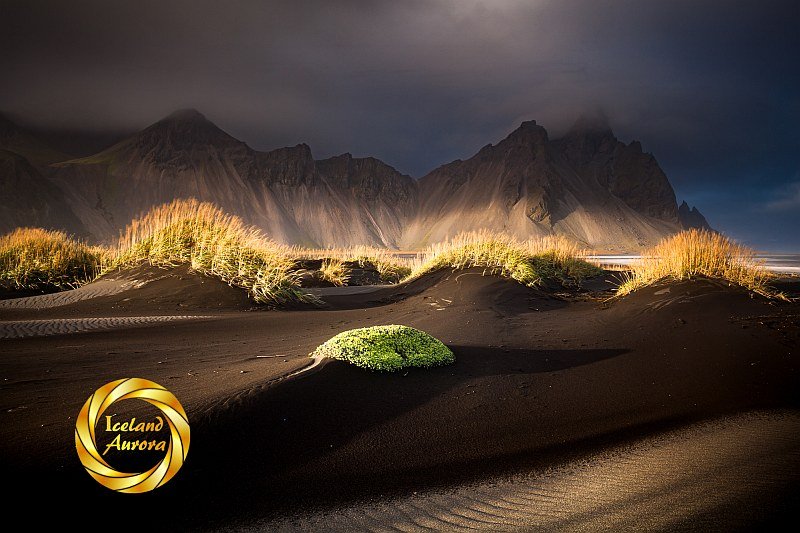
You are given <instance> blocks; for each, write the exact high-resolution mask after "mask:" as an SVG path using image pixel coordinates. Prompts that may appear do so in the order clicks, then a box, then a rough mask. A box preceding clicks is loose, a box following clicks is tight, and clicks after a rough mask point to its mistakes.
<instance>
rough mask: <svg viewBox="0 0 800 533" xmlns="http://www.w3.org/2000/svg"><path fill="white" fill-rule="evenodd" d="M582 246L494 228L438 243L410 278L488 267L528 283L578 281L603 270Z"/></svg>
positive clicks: (529, 284)
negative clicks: (522, 238) (588, 258)
mask: <svg viewBox="0 0 800 533" xmlns="http://www.w3.org/2000/svg"><path fill="white" fill-rule="evenodd" d="M582 255H583V253H582V252H581V251H580V249H579V247H578V246H577V245H576V244H575V243H573V242H572V241H570V240H569V239H567V238H565V237H561V236H547V237H544V238H541V239H536V240H528V241H525V242H520V241H518V240H517V239H515V238H514V237H511V236H509V235H505V234H502V233H494V232H490V231H477V232H470V233H461V234H459V235H457V236H456V237H454V238H453V239H450V240H448V241H445V242H442V243H439V244H435V245H433V246H431V247H430V248H428V250H427V251H426V252H425V253H424V254H423V256H422V259H421V261H420V264H419V265H418V266H417V267H416V268H414V271H413V272H412V273H411V275H410V276H409V278H408V279H416V278H419V277H420V276H423V275H424V274H427V273H429V272H433V271H435V270H439V269H441V268H453V269H464V268H472V267H478V268H485V269H487V270H488V271H490V272H491V273H492V274H499V275H502V276H506V277H510V278H512V279H515V280H517V281H519V282H520V283H522V284H524V285H528V286H536V285H539V284H541V283H542V282H543V281H544V280H545V279H553V280H558V281H561V282H562V283H575V282H579V281H580V280H581V279H584V278H587V277H591V276H595V275H597V274H599V273H600V272H601V270H600V269H599V268H598V267H597V266H595V265H592V264H589V263H587V262H586V261H584V260H583V259H582V258H581V257H582Z"/></svg>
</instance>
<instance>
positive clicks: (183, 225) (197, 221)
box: [112, 199, 310, 304]
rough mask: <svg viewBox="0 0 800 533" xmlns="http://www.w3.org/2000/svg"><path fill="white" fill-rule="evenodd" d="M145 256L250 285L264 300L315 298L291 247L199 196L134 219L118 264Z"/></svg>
mask: <svg viewBox="0 0 800 533" xmlns="http://www.w3.org/2000/svg"><path fill="white" fill-rule="evenodd" d="M142 261H147V262H149V263H150V264H153V265H157V266H175V265H179V264H186V263H188V264H190V265H191V267H192V269H194V270H196V271H198V272H201V273H203V274H206V275H209V276H214V277H217V278H219V279H221V280H223V281H224V282H226V283H228V284H229V285H232V286H235V287H241V288H243V289H246V290H247V291H248V292H249V294H250V296H251V297H252V298H253V299H254V300H255V301H256V302H260V303H269V304H280V303H285V302H288V301H303V300H308V299H309V298H310V297H309V296H308V295H306V294H305V293H303V292H302V291H301V290H300V288H299V283H298V280H297V278H298V276H299V273H298V272H295V271H293V270H292V267H293V262H292V261H291V259H290V256H289V248H288V247H286V246H283V245H280V244H277V243H275V242H274V241H272V240H269V239H267V238H266V237H265V236H264V235H263V234H262V233H261V232H260V231H259V230H258V229H256V228H254V227H252V226H247V225H245V224H244V223H243V222H242V220H241V219H240V218H239V217H236V216H233V215H228V214H226V213H224V212H223V211H221V210H220V209H218V208H217V207H216V206H214V205H213V204H210V203H206V202H199V201H197V200H195V199H190V200H175V201H173V202H171V203H169V204H164V205H161V206H158V207H155V208H153V209H152V210H150V212H148V213H147V214H146V215H144V216H142V217H141V218H138V219H135V220H133V221H132V222H131V223H130V224H129V225H128V227H127V228H126V229H125V231H124V232H123V233H122V235H121V236H120V239H119V242H118V244H117V248H116V253H115V258H114V260H113V263H112V266H113V267H125V266H131V265H134V264H137V263H140V262H142Z"/></svg>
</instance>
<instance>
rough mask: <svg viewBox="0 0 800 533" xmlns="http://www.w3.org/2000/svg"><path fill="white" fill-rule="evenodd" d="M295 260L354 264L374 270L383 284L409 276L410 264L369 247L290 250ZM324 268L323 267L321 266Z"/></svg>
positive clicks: (390, 254)
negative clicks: (320, 260)
mask: <svg viewBox="0 0 800 533" xmlns="http://www.w3.org/2000/svg"><path fill="white" fill-rule="evenodd" d="M291 253H292V256H293V257H294V258H295V259H298V260H302V259H323V260H330V261H340V262H342V263H355V264H357V265H358V266H359V267H360V268H369V267H372V268H374V269H375V270H376V271H377V272H378V274H379V275H380V277H381V281H383V282H384V283H399V282H400V281H402V280H403V279H404V278H405V277H407V276H408V275H409V274H411V270H412V267H411V262H410V261H409V260H406V259H403V258H401V257H398V256H397V255H396V254H393V253H392V252H390V251H389V250H386V249H383V248H374V247H371V246H351V247H348V248H329V249H316V250H315V249H310V248H298V247H294V248H292V252H291ZM323 266H324V265H323Z"/></svg>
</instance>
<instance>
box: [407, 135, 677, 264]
mask: <svg viewBox="0 0 800 533" xmlns="http://www.w3.org/2000/svg"><path fill="white" fill-rule="evenodd" d="M419 185H420V198H422V199H423V200H422V203H421V205H420V212H419V215H418V217H417V218H416V220H415V221H414V222H413V223H412V224H410V226H409V232H408V233H407V235H406V236H405V237H406V239H407V240H406V244H408V245H412V244H414V243H427V242H436V241H439V240H442V239H444V238H446V237H447V236H452V235H454V234H456V233H458V232H459V231H461V230H463V229H478V228H489V229H493V230H498V231H506V232H508V233H511V234H514V235H516V236H518V237H520V238H527V237H530V236H531V235H547V234H551V233H561V234H565V235H569V236H570V237H572V238H574V239H576V240H578V241H579V242H582V243H585V244H587V245H590V246H592V247H596V248H605V249H609V250H611V249H635V248H638V247H641V246H644V245H650V244H653V243H654V242H656V241H658V240H659V239H660V238H662V237H663V236H665V235H667V234H670V233H674V232H676V231H678V230H679V229H680V223H679V220H678V208H677V204H676V201H675V193H674V191H673V190H672V186H671V185H670V183H669V180H667V177H666V176H665V175H664V173H663V171H662V170H661V168H660V167H659V166H658V163H657V162H656V160H655V158H654V157H653V156H652V155H651V154H647V153H644V152H643V151H642V147H641V144H639V143H638V142H632V143H630V144H628V145H626V144H624V143H622V142H620V141H618V140H617V139H616V138H615V137H614V135H613V133H612V132H611V130H610V129H608V128H607V126H605V125H598V124H596V123H586V122H583V121H579V122H578V123H577V124H576V125H575V126H574V127H573V128H572V129H571V130H570V131H569V132H568V133H567V134H566V135H565V136H564V137H563V138H562V139H558V140H550V139H549V137H548V134H547V131H545V129H544V128H542V127H541V126H539V125H537V124H536V122H535V121H530V122H523V123H522V125H521V126H520V127H519V128H518V129H517V130H515V131H514V132H512V133H511V134H510V135H509V136H508V137H506V138H505V139H503V140H502V141H500V142H499V143H498V144H497V145H491V144H489V145H487V146H485V147H484V148H482V149H481V150H480V151H479V152H478V153H477V154H475V155H474V156H473V157H471V158H470V159H467V160H466V161H460V160H458V161H454V162H452V163H449V164H446V165H443V166H441V167H439V168H437V169H435V170H433V171H432V172H430V173H429V174H427V175H426V176H424V177H423V178H422V179H420V182H419Z"/></svg>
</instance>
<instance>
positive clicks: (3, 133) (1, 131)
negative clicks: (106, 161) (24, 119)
mask: <svg viewBox="0 0 800 533" xmlns="http://www.w3.org/2000/svg"><path fill="white" fill-rule="evenodd" d="M0 149H2V150H6V151H8V152H12V153H15V154H18V155H21V156H22V157H24V158H25V159H27V160H28V161H29V162H31V163H32V164H35V165H48V164H50V163H54V162H56V161H64V160H65V159H68V158H69V157H70V156H68V155H67V154H65V153H62V152H59V151H58V150H54V149H53V148H51V147H50V146H48V145H47V144H46V143H44V142H42V141H41V140H39V138H38V137H36V136H35V135H33V134H32V133H31V132H30V131H28V130H27V129H25V128H22V127H20V126H18V125H17V124H15V123H14V122H12V121H11V120H10V119H8V118H6V117H4V116H3V115H0Z"/></svg>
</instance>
